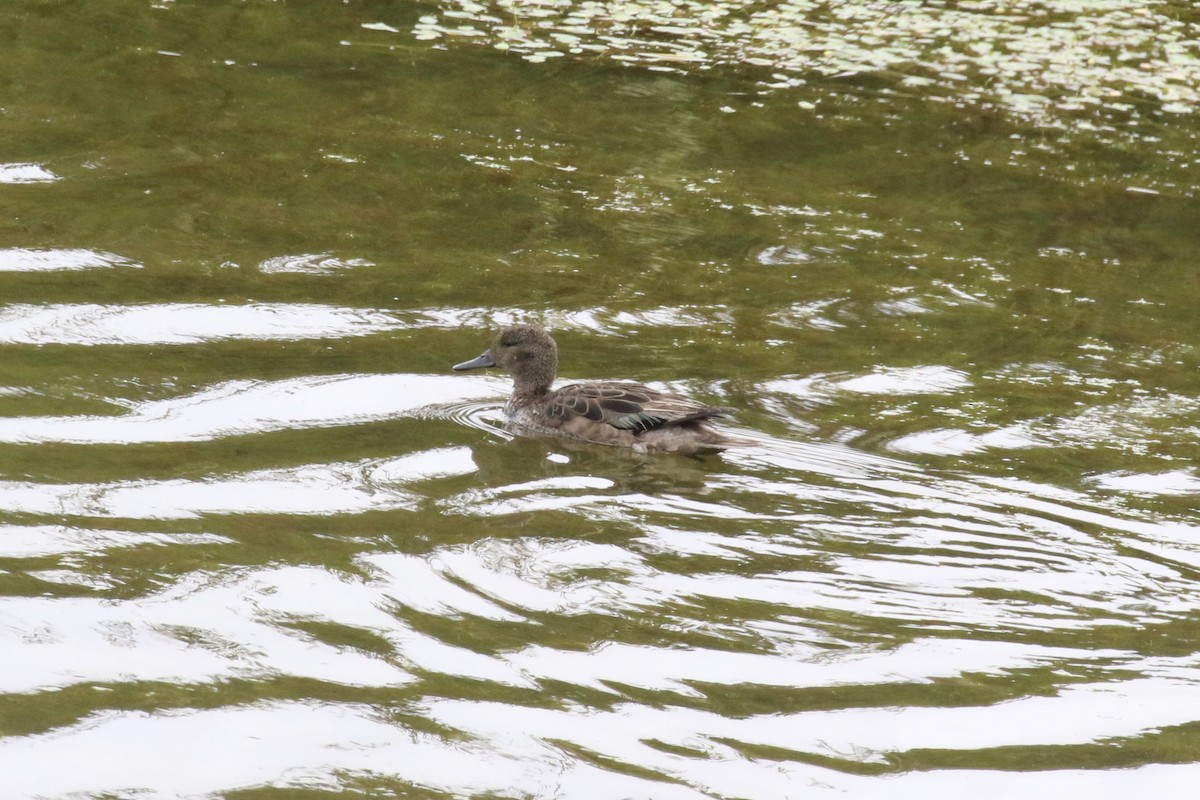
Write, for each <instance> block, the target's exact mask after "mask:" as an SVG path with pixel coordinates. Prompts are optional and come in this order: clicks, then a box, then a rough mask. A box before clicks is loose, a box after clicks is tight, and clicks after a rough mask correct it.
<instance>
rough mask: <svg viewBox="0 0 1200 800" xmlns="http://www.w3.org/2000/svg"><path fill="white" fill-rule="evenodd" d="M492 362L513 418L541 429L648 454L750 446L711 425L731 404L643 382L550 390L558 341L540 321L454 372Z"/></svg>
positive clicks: (504, 335)
mask: <svg viewBox="0 0 1200 800" xmlns="http://www.w3.org/2000/svg"><path fill="white" fill-rule="evenodd" d="M493 366H495V367H501V368H503V369H506V370H508V371H509V372H510V373H511V374H512V377H513V393H512V397H510V398H509V401H508V406H507V410H508V413H509V415H510V416H512V417H513V419H514V420H516V421H517V422H518V423H520V424H522V425H524V426H526V427H529V428H531V429H533V430H536V431H540V432H545V433H554V434H558V435H560V436H565V437H568V438H571V439H581V440H583V441H588V442H594V443H597V444H607V445H614V446H618V447H631V448H633V449H635V450H639V451H644V452H669V453H700V452H711V451H716V450H724V449H726V448H728V447H733V446H735V445H742V444H749V442H748V441H746V440H743V439H738V438H736V437H733V436H730V435H729V434H727V433H725V432H724V431H722V430H720V429H719V428H717V427H715V426H713V425H712V424H711V423H710V420H712V419H713V418H715V417H724V416H728V415H729V414H731V413H733V409H731V408H725V407H722V406H709V405H705V404H704V403H700V402H697V401H696V400H692V399H690V398H687V397H683V396H681V395H677V394H670V393H667V392H660V391H658V390H657V389H652V388H650V387H649V386H643V385H642V384H640V383H617V382H611V383H610V382H604V383H574V384H571V385H569V386H563V387H561V388H559V389H555V390H551V388H550V385H551V384H552V383H553V382H554V374H555V371H556V370H557V368H558V345H556V344H555V342H554V339H553V338H551V336H550V334H548V333H546V331H545V330H543V329H542V328H540V327H538V326H536V325H513V326H511V327H508V328H505V329H504V330H502V331H501V332H500V333H499V335H497V336H496V339H495V341H494V342H493V343H492V346H491V347H490V348H488V350H486V351H485V352H484V353H483V355H481V356H479V357H478V358H475V359H472V360H471V361H464V362H463V363H461V364H456V365H455V366H454V369H456V370H466V369H477V368H479V367H493Z"/></svg>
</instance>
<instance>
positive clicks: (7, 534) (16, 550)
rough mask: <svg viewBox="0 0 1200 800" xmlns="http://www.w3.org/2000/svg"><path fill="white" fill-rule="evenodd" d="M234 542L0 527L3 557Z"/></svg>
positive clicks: (182, 536)
mask: <svg viewBox="0 0 1200 800" xmlns="http://www.w3.org/2000/svg"><path fill="white" fill-rule="evenodd" d="M231 542H232V540H231V539H226V538H225V537H223V536H217V535H214V534H210V533H135V532H133V531H107V530H97V529H94V528H68V527H64V526H58V525H31V526H26V525H3V526H0V558H39V557H45V556H51V555H55V556H61V555H66V554H68V553H81V554H89V555H94V554H97V553H100V552H103V551H106V550H113V549H116V548H119V547H140V546H142V545H199V544H229V543H231Z"/></svg>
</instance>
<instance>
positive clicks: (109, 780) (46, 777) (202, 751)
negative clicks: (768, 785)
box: [0, 703, 709, 800]
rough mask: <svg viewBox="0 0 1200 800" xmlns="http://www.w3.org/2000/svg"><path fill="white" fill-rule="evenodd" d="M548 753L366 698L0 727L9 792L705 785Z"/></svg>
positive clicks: (638, 796) (674, 788) (696, 797)
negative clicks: (447, 735) (426, 726)
mask: <svg viewBox="0 0 1200 800" xmlns="http://www.w3.org/2000/svg"><path fill="white" fill-rule="evenodd" d="M131 754H136V757H131ZM552 755H553V748H551V747H549V746H546V745H538V746H536V747H535V752H534V753H522V754H521V758H512V757H510V755H509V754H507V753H498V752H496V751H494V750H493V749H491V748H490V747H488V746H486V745H480V744H475V743H471V742H465V743H464V742H461V741H453V742H447V741H444V740H442V739H440V738H438V737H436V736H434V735H432V734H429V733H422V732H418V731H414V730H412V729H409V728H405V727H402V726H401V725H399V724H394V723H391V722H388V721H386V720H384V719H382V718H381V717H380V715H379V713H378V710H377V709H376V708H375V707H372V706H364V705H333V704H330V703H322V704H317V703H260V704H257V705H253V706H241V707H233V708H218V709H205V710H199V711H197V710H193V709H187V710H181V711H176V712H169V713H160V714H146V713H142V712H112V713H105V714H100V715H96V716H94V717H92V718H90V719H87V720H85V721H84V722H82V723H80V724H77V725H74V726H72V727H71V728H68V729H65V730H64V729H59V730H56V731H54V733H53V734H43V735H37V736H11V737H7V738H5V739H0V775H3V776H4V787H3V790H4V791H5V792H11V793H12V794H11V796H12V797H52V796H57V797H61V796H67V795H70V796H82V795H84V794H86V795H88V796H94V795H98V794H105V795H109V794H112V795H116V794H121V795H126V793H128V794H131V795H132V794H136V796H138V797H162V798H168V797H169V798H178V797H185V796H186V797H192V796H212V795H216V794H217V793H224V792H229V791H235V790H239V789H246V788H252V787H266V786H272V787H305V788H308V789H312V788H313V786H314V784H318V785H321V786H324V787H327V788H332V787H338V786H340V785H341V782H342V781H343V780H345V778H346V777H347V774H349V775H354V774H356V773H358V774H363V775H369V776H371V777H372V779H373V780H376V781H377V780H379V778H380V777H381V776H385V777H386V776H396V778H397V779H398V780H399V781H401V782H403V783H404V784H409V785H413V786H417V787H422V788H433V789H434V790H437V791H440V792H445V793H450V794H453V795H455V796H478V795H480V794H493V793H495V794H503V795H504V796H513V795H514V794H516V795H520V796H525V797H550V796H554V797H622V798H629V800H704V799H705V798H707V797H709V795H707V794H702V793H700V792H697V791H695V790H692V789H689V788H687V787H684V786H678V785H671V784H663V783H660V782H658V781H653V780H648V779H645V778H638V777H633V776H629V775H623V774H620V773H617V772H613V771H610V770H605V769H601V768H598V767H596V766H593V765H591V764H588V763H585V762H583V761H581V760H579V759H577V758H574V759H570V760H563V759H561V758H552V757H551V756H552ZM63 764H70V765H71V769H63V768H62V765H63Z"/></svg>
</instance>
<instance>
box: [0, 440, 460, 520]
mask: <svg viewBox="0 0 1200 800" xmlns="http://www.w3.org/2000/svg"><path fill="white" fill-rule="evenodd" d="M474 469H475V463H474V461H473V460H472V458H471V453H470V450H469V449H468V448H465V447H452V448H439V449H434V450H427V451H423V452H418V453H413V454H410V455H406V456H400V457H398V458H394V459H387V460H367V461H359V462H344V463H333V464H312V465H305V466H302V467H293V468H290V469H276V470H260V471H257V472H247V473H242V474H240V475H227V476H220V477H213V478H210V479H207V480H185V479H177V480H166V481H152V480H143V481H120V482H114V483H106V484H105V483H97V484H40V483H29V482H16V481H4V482H0V510H4V511H8V512H17V513H29V514H45V515H59V514H66V515H70V516H93V517H120V518H126V519H190V518H194V517H198V516H201V515H203V514H357V513H363V512H366V511H375V510H386V509H397V508H411V507H412V505H413V504H414V503H415V496H414V495H413V494H412V493H411V492H408V491H405V490H404V489H402V488H400V487H399V486H393V485H391V484H396V483H403V482H411V481H416V480H424V479H428V478H436V477H443V476H449V475H463V474H467V473H469V472H472V471H474Z"/></svg>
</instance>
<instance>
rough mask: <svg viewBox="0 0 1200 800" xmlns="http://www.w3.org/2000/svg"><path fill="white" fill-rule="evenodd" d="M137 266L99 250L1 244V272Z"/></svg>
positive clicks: (137, 265)
mask: <svg viewBox="0 0 1200 800" xmlns="http://www.w3.org/2000/svg"><path fill="white" fill-rule="evenodd" d="M2 182H3V181H0V183H2ZM140 266H141V264H137V263H135V262H133V261H130V260H129V259H127V258H124V257H122V256H119V255H116V254H115V253H106V252H104V251H101V250H86V249H83V248H75V249H71V248H63V249H30V248H25V247H0V272H55V271H60V270H81V269H98V268H99V269H104V268H110V267H140Z"/></svg>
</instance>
